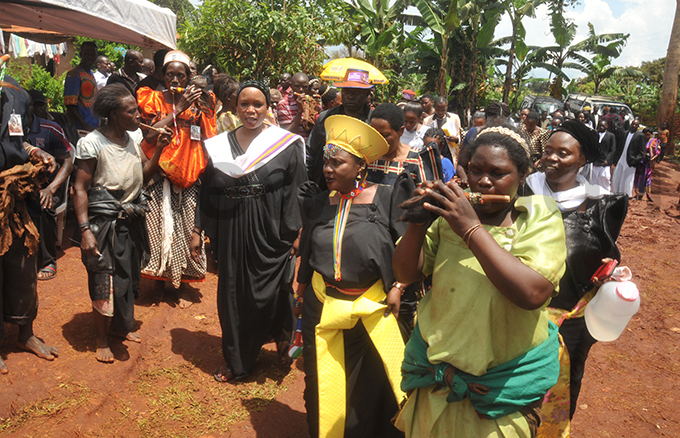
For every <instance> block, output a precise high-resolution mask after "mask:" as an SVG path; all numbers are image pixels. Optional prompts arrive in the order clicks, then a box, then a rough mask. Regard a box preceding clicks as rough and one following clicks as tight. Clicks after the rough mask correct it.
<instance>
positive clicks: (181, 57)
mask: <svg viewBox="0 0 680 438" xmlns="http://www.w3.org/2000/svg"><path fill="white" fill-rule="evenodd" d="M171 62H181V63H182V64H186V65H187V66H191V59H190V58H189V57H188V56H187V55H186V53H184V52H182V51H181V50H171V51H169V52H168V53H167V54H166V55H165V58H164V59H163V65H167V64H169V63H171Z"/></svg>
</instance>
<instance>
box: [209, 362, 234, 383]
mask: <svg viewBox="0 0 680 438" xmlns="http://www.w3.org/2000/svg"><path fill="white" fill-rule="evenodd" d="M213 377H214V378H215V381H216V382H220V383H226V382H228V381H230V380H231V379H233V378H234V372H233V371H232V370H231V367H230V366H229V365H222V366H221V367H219V368H218V369H217V371H215V373H214V374H213Z"/></svg>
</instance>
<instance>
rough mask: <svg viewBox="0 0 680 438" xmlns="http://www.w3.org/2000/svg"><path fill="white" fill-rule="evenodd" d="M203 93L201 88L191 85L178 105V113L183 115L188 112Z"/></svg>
mask: <svg viewBox="0 0 680 438" xmlns="http://www.w3.org/2000/svg"><path fill="white" fill-rule="evenodd" d="M201 91H202V90H201V89H200V88H196V87H195V86H194V85H193V84H192V85H189V86H188V87H187V88H186V89H185V90H184V93H182V97H181V98H180V99H179V102H178V103H177V112H178V113H183V112H184V111H186V110H187V109H188V108H189V107H190V106H191V105H192V104H193V103H194V102H196V101H197V100H198V98H199V97H201Z"/></svg>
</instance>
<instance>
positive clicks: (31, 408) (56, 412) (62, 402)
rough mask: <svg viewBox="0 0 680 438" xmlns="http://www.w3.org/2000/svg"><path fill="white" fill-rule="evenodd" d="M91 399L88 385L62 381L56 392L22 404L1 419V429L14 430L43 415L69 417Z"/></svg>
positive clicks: (4, 430) (5, 430)
mask: <svg viewBox="0 0 680 438" xmlns="http://www.w3.org/2000/svg"><path fill="white" fill-rule="evenodd" d="M89 400H90V389H89V388H88V387H87V386H85V385H83V384H79V383H72V382H65V383H62V384H60V385H59V386H58V391H57V392H56V393H55V394H51V395H50V396H48V397H45V398H43V399H41V400H38V401H36V402H34V403H30V404H27V405H25V406H22V407H21V408H20V409H18V410H17V411H16V412H12V413H11V415H10V417H9V418H4V419H0V431H3V432H14V431H16V430H17V429H18V428H20V427H21V426H23V425H24V424H26V423H27V422H29V421H35V420H37V419H38V420H39V419H40V418H41V417H49V418H52V417H57V416H63V418H68V417H69V416H70V415H71V414H72V413H73V412H75V410H76V409H77V408H79V407H80V406H84V405H86V404H87V403H88V402H89Z"/></svg>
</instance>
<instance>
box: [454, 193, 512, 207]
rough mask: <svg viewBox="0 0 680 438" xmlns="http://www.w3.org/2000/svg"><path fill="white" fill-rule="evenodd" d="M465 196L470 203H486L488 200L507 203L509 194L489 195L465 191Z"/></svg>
mask: <svg viewBox="0 0 680 438" xmlns="http://www.w3.org/2000/svg"><path fill="white" fill-rule="evenodd" d="M465 197H466V198H467V199H468V201H470V204H472V205H479V204H486V203H490V202H501V203H504V204H507V203H509V202H510V196H508V195H489V194H482V193H479V192H466V193H465Z"/></svg>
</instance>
